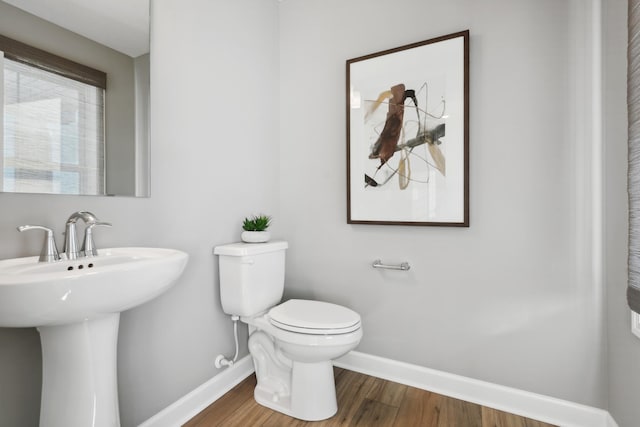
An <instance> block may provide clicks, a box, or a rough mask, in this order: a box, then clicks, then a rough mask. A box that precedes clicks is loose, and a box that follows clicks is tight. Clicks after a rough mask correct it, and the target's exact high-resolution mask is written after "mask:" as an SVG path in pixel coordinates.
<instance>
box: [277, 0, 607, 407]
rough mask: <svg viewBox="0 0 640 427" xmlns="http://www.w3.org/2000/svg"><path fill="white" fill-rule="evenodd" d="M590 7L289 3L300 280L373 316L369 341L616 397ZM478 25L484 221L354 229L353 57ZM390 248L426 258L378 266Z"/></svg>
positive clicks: (425, 359)
mask: <svg viewBox="0 0 640 427" xmlns="http://www.w3.org/2000/svg"><path fill="white" fill-rule="evenodd" d="M589 13H590V12H589V2H574V1H556V0H544V1H526V0H519V1H511V0H491V1H483V2H477V1H473V0H460V1H449V2H441V1H435V0H428V1H424V0H422V1H418V0H398V1H393V2H389V1H375V2H371V1H367V0H352V1H348V2H345V1H341V0H304V1H303V0H287V1H285V2H282V3H281V5H280V29H281V30H280V31H281V36H280V57H281V62H280V67H281V72H280V85H281V110H280V123H281V125H280V136H281V138H280V140H281V145H280V153H281V154H280V156H281V160H280V163H281V169H280V180H281V187H280V188H281V193H280V196H281V198H280V203H281V205H280V209H281V216H282V224H283V227H284V228H283V234H284V236H285V237H286V238H287V239H288V240H289V241H290V250H289V252H288V268H287V294H288V295H290V296H309V297H314V298H318V299H323V300H328V301H332V302H337V303H342V304H345V305H348V306H350V307H353V308H354V309H355V310H357V311H358V312H360V313H361V315H362V318H363V324H364V338H363V340H362V343H361V344H360V346H359V350H360V351H363V352H365V353H371V354H375V355H379V356H383V357H388V358H391V359H395V360H401V361H406V362H410V363H414V364H418V365H421V366H426V367H429V368H434V369H438V370H442V371H446V372H452V373H456V374H461V375H466V376H469V377H472V378H477V379H481V380H486V381H490V382H493V383H498V384H503V385H507V386H511V387H516V388H520V389H524V390H528V391H532V392H537V393H542V394H546V395H549V396H555V397H559V398H564V399H568V400H572V401H576V402H581V403H584V404H588V405H594V406H599V407H604V406H605V404H606V402H605V397H604V395H605V391H604V384H605V383H604V380H603V378H604V370H603V358H602V353H603V347H602V339H601V331H600V328H601V325H602V318H601V301H600V294H601V292H602V290H601V289H600V288H599V285H598V284H597V283H596V282H594V281H592V280H590V278H589V277H588V276H589V275H588V273H587V274H584V273H583V271H582V270H584V268H586V267H584V266H585V265H586V264H587V263H586V261H585V258H584V257H585V256H589V254H588V251H586V254H585V251H583V244H584V245H588V244H589V241H588V240H589V239H588V237H589V236H587V237H584V236H583V235H582V234H581V232H582V229H583V228H585V226H586V225H587V224H589V221H590V220H591V218H590V217H589V215H590V213H589V212H585V211H583V210H581V209H580V208H581V207H582V204H583V203H585V200H586V198H587V197H588V194H587V193H588V191H589V189H588V188H586V187H585V184H583V183H581V182H577V181H578V180H579V179H581V178H582V177H583V176H584V174H585V173H586V170H588V168H589V165H580V167H578V165H577V163H576V162H577V160H576V159H579V158H581V156H583V155H584V153H583V151H584V150H588V145H589V137H590V135H589V132H588V128H589V127H590V121H589V120H588V119H589V116H588V115H587V114H588V112H589V102H590V97H589V96H588V95H589V94H588V93H585V92H584V90H585V88H587V89H588V90H590V85H589V84H588V83H589V77H590V74H589V73H590V68H589V63H588V60H589V58H588V57H587V56H588V54H587V53H588V49H589V46H587V45H586V44H585V43H586V42H585V40H586V39H587V38H588V37H589V33H588V31H590V29H589V28H588V23H589V21H588V19H589ZM467 28H468V29H469V30H470V34H471V40H470V46H471V58H470V68H471V82H470V87H471V93H470V102H471V104H470V107H471V115H470V119H471V123H470V161H471V166H470V167H471V172H470V182H471V183H470V191H471V201H470V208H471V215H470V219H471V227H470V228H468V229H460V228H437V227H431V228H430V227H424V228H420V227H401V226H367V225H348V224H347V223H346V177H345V175H346V173H345V172H346V165H345V161H346V160H345V156H346V155H345V152H346V146H345V144H346V143H345V108H344V106H345V93H344V92H345V90H344V87H345V60H346V59H348V58H353V57H357V56H361V55H365V54H369V53H373V52H376V51H380V50H384V49H389V48H394V47H397V46H402V45H404V44H408V43H412V42H416V41H420V40H425V39H428V38H431V37H435V36H439V35H443V34H448V33H453V32H457V31H460V30H464V29H467ZM585 52H587V53H585ZM585 129H586V130H585ZM583 137H585V138H586V139H582V138H583ZM583 237H584V240H582V239H583ZM377 258H380V259H382V260H383V261H386V262H391V263H393V262H400V261H408V262H410V264H411V270H410V271H409V272H406V273H405V272H382V271H379V270H374V269H372V268H371V267H370V263H371V262H372V261H373V260H374V259H377ZM583 267H584V268H583ZM585 278H586V280H584V279H585Z"/></svg>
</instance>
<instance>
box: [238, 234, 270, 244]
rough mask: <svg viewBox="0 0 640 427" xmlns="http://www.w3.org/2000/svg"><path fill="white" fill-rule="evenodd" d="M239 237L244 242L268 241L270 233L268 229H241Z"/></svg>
mask: <svg viewBox="0 0 640 427" xmlns="http://www.w3.org/2000/svg"><path fill="white" fill-rule="evenodd" d="M240 237H241V238H242V241H243V242H246V243H264V242H268V241H269V239H270V238H271V233H270V232H268V231H243V232H242V234H241V235H240Z"/></svg>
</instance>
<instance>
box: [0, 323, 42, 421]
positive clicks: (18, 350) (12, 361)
mask: <svg viewBox="0 0 640 427" xmlns="http://www.w3.org/2000/svg"><path fill="white" fill-rule="evenodd" d="M0 348H1V349H2V350H1V351H0V366H6V367H7V369H3V370H2V371H1V372H0V373H1V374H2V376H0V384H11V387H0V414H3V419H2V422H3V423H6V424H3V425H16V426H17V425H33V426H37V425H38V421H39V419H40V389H41V386H42V351H41V350H40V337H39V336H38V331H37V330H36V329H35V328H0ZM36 350H37V351H36ZM29 400H32V401H31V402H29ZM5 415H8V416H9V418H4V416H5Z"/></svg>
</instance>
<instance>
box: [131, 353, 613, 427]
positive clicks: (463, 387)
mask: <svg viewBox="0 0 640 427" xmlns="http://www.w3.org/2000/svg"><path fill="white" fill-rule="evenodd" d="M334 364H335V366H338V367H340V368H344V369H349V370H351V371H356V372H361V373H363V374H366V375H371V376H374V377H378V378H383V379H386V380H389V381H393V382H397V383H400V384H406V385H409V386H412V387H416V388H420V389H423V390H428V391H432V392H434V393H438V394H443V395H445V396H450V397H454V398H456V399H461V400H466V401H468V402H472V403H477V404H479V405H483V406H488V407H491V408H495V409H499V410H501V411H506V412H510V413H512V414H516V415H520V416H523V417H527V418H533V419H535V420H539V421H544V422H547V423H550V424H555V425H558V426H562V427H618V425H617V424H616V422H615V420H614V419H613V418H612V417H611V415H610V414H609V412H607V411H605V410H602V409H598V408H593V407H591V406H586V405H580V404H578V403H574V402H569V401H566V400H562V399H556V398H553V397H549V396H544V395H541V394H536V393H531V392H528V391H523V390H519V389H515V388H511V387H505V386H501V385H497V384H493V383H489V382H485V381H479V380H475V379H473V378H467V377H463V376H461V375H455V374H449V373H447V372H442V371H436V370H434V369H429V368H425V367H422V366H418V365H412V364H409V363H404V362H398V361H396V360H391V359H385V358H383V357H378V356H373V355H370V354H366V353H360V352H357V351H352V352H351V353H349V354H347V355H346V356H343V357H341V358H340V359H338V360H336V361H335V363H334ZM253 372H254V368H253V362H252V360H251V356H249V355H247V356H245V357H243V358H242V359H240V360H239V361H238V362H236V364H235V365H233V366H232V367H230V368H228V369H227V370H226V371H224V372H222V373H220V374H218V375H216V376H215V377H213V378H211V379H210V380H209V381H207V382H206V383H204V384H202V385H201V386H200V387H198V388H196V389H195V390H193V391H192V392H190V393H189V394H187V395H185V396H184V397H182V398H181V399H180V400H178V401H176V402H175V403H173V404H171V405H170V406H168V407H167V408H165V409H163V410H162V411H160V412H159V413H157V414H156V415H154V416H153V417H151V418H149V419H148V420H146V421H145V422H143V423H142V424H140V425H139V427H177V426H181V425H182V424H184V423H186V422H187V421H189V420H190V419H191V418H193V417H194V416H196V415H197V414H198V413H199V412H200V411H202V410H203V409H204V408H206V407H207V406H209V405H210V404H211V403H213V402H215V401H216V400H218V399H219V398H220V397H222V396H223V395H224V394H225V393H227V392H228V391H229V390H231V389H232V388H233V387H235V386H236V385H237V384H238V383H240V382H241V381H242V380H244V379H245V378H246V377H248V376H249V375H251V374H252V373H253Z"/></svg>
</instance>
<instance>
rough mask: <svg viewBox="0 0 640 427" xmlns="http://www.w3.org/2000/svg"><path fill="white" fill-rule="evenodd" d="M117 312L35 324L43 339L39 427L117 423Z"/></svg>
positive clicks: (97, 426) (103, 426) (96, 426)
mask: <svg viewBox="0 0 640 427" xmlns="http://www.w3.org/2000/svg"><path fill="white" fill-rule="evenodd" d="M119 321H120V313H114V314H108V315H105V316H104V317H99V318H97V319H92V320H85V321H82V322H78V323H72V324H66V325H57V326H41V327H38V332H39V333H40V341H41V343H42V403H41V407H40V427H117V426H120V414H119V410H118V383H117V367H116V353H117V343H118V324H119Z"/></svg>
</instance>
